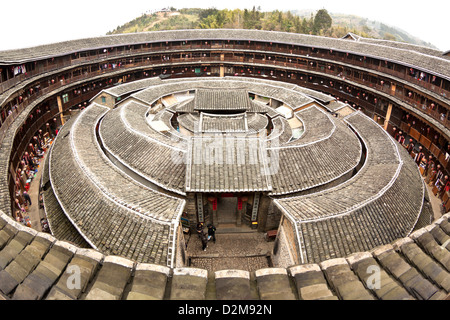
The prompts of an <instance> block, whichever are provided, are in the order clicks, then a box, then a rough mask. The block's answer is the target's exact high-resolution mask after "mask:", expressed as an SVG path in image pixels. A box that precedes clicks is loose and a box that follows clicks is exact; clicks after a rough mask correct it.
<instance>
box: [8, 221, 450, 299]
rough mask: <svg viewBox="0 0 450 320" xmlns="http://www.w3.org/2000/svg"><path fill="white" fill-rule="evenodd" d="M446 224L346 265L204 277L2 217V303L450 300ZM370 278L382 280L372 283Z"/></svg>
mask: <svg viewBox="0 0 450 320" xmlns="http://www.w3.org/2000/svg"><path fill="white" fill-rule="evenodd" d="M449 219H450V214H446V215H444V216H443V217H441V218H440V219H438V220H436V221H435V222H433V224H431V225H430V226H428V227H426V228H422V229H420V230H418V231H416V232H414V233H413V234H411V235H410V236H409V237H405V238H400V239H397V240H395V241H393V242H392V243H389V244H386V245H382V246H377V247H374V248H373V249H372V250H369V251H362V252H356V253H353V254H351V255H346V256H345V257H343V258H335V259H327V260H324V261H321V262H319V263H309V264H302V265H296V266H292V267H289V268H286V269H285V268H265V269H259V270H256V271H252V272H249V271H245V270H222V271H218V272H215V273H211V274H209V273H208V271H207V270H204V269H197V268H188V267H183V268H168V267H164V266H160V265H155V264H147V263H137V262H136V261H134V260H130V259H126V258H123V257H118V256H114V255H103V254H101V253H99V252H98V251H96V250H93V249H82V248H78V247H76V246H73V245H71V244H69V243H67V242H64V241H58V240H56V239H55V238H54V237H52V236H50V235H48V234H44V233H40V232H37V231H35V230H33V229H31V228H27V227H24V226H23V225H21V224H19V223H17V222H16V221H14V220H13V219H12V218H10V217H9V216H7V215H5V214H4V213H3V212H0V239H4V243H3V245H1V246H0V279H1V281H0V300H8V299H16V300H22V299H38V300H40V299H42V300H85V299H90V300H92V299H111V300H118V299H122V300H123V299H128V300H134V299H157V300H178V299H183V300H194V299H200V300H204V299H231V300H237V299H256V300H265V299H282V300H287V299H299V300H337V299H339V300H356V299H366V300H374V299H377V300H404V299H406V300H411V299H417V300H442V299H449V298H450V295H449V290H450V287H449V279H450V275H449V271H448V264H447V263H446V262H444V261H446V260H443V258H444V257H445V256H448V255H450V251H449V250H448V248H445V246H443V245H442V243H441V241H442V240H444V239H446V238H448V237H450V222H449ZM436 249H438V250H439V251H438V250H436ZM437 254H438V255H439V257H438V256H437ZM447 260H448V259H447ZM74 270H79V271H80V281H79V285H77V286H74V285H73V284H74V283H73V279H72V278H73V273H74ZM374 271H379V273H378V275H379V277H373V275H374Z"/></svg>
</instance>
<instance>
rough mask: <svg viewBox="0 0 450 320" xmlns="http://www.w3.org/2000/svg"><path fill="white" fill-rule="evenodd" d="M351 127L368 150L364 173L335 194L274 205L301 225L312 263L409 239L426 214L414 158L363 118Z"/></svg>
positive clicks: (358, 116) (352, 119)
mask: <svg viewBox="0 0 450 320" xmlns="http://www.w3.org/2000/svg"><path fill="white" fill-rule="evenodd" d="M346 121H347V122H348V123H349V124H350V125H351V126H352V127H353V128H354V129H355V130H356V131H357V132H358V134H359V135H360V136H361V138H362V139H363V141H364V143H365V144H366V147H367V150H368V155H367V159H366V163H365V164H364V166H363V168H362V169H361V170H360V171H359V172H358V173H357V174H356V175H355V176H354V177H353V178H351V179H349V180H347V181H346V182H344V183H342V184H340V185H338V186H336V187H333V188H331V189H327V190H324V191H320V192H317V193H313V194H309V195H305V196H299V197H292V198H284V199H279V200H275V203H276V204H277V205H278V206H279V207H280V208H282V209H283V210H284V211H286V212H288V213H289V215H290V216H291V217H293V219H294V220H295V223H297V224H298V227H299V230H300V232H301V235H302V246H303V248H304V249H303V252H304V254H305V260H306V261H309V262H318V261H323V260H325V259H330V258H337V257H343V256H345V255H348V254H351V253H353V252H358V251H366V250H370V249H372V248H373V247H375V246H378V245H383V244H387V243H390V242H392V241H394V240H395V239H397V238H400V237H404V236H407V235H408V232H411V231H412V230H413V229H414V227H415V224H416V222H417V220H418V218H419V216H420V214H421V212H422V206H423V201H424V200H423V198H424V192H425V190H424V186H423V182H422V180H421V178H420V176H419V175H418V171H417V166H416V165H415V163H414V161H412V160H411V157H410V156H409V155H408V154H407V153H406V152H405V151H404V150H403V149H402V148H401V147H400V148H399V146H398V145H397V144H396V143H395V142H394V141H393V140H392V139H391V138H390V137H389V136H388V134H387V133H386V132H385V131H384V130H383V129H382V128H381V127H380V126H379V125H377V124H376V123H375V122H373V121H372V120H371V119H369V118H367V117H366V116H364V115H362V114H361V113H359V112H358V113H354V114H352V115H351V116H350V117H349V118H347V120H346Z"/></svg>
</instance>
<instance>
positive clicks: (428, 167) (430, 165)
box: [423, 156, 434, 183]
mask: <svg viewBox="0 0 450 320" xmlns="http://www.w3.org/2000/svg"><path fill="white" fill-rule="evenodd" d="M433 167H434V161H433V156H429V157H428V161H427V165H426V166H425V171H424V173H423V176H424V177H427V178H426V179H425V182H426V183H428V182H429V178H428V176H429V175H430V172H431V168H433Z"/></svg>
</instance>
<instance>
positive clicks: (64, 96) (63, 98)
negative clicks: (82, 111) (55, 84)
mask: <svg viewBox="0 0 450 320" xmlns="http://www.w3.org/2000/svg"><path fill="white" fill-rule="evenodd" d="M62 100H63V103H67V102H69V94H67V93H65V94H63V95H62Z"/></svg>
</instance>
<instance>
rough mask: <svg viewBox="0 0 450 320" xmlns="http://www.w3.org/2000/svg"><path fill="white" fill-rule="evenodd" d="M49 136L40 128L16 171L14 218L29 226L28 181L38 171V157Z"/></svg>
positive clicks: (40, 155)
mask: <svg viewBox="0 0 450 320" xmlns="http://www.w3.org/2000/svg"><path fill="white" fill-rule="evenodd" d="M48 142H49V137H48V135H47V134H45V133H44V132H43V131H42V130H39V131H38V132H37V135H36V136H34V137H33V139H32V141H31V142H30V143H29V144H28V146H27V151H25V152H24V154H23V156H22V159H21V161H20V163H19V166H18V168H17V171H16V182H15V184H16V190H15V195H16V197H15V199H14V218H15V219H16V221H17V222H19V223H22V224H23V225H25V226H28V227H31V220H30V217H29V215H28V210H29V206H31V205H32V201H31V197H30V195H29V194H28V191H29V189H30V183H31V181H32V180H33V178H34V176H35V174H36V173H37V171H38V165H39V162H40V159H41V158H42V157H43V156H44V153H45V150H46V145H47V144H48Z"/></svg>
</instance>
